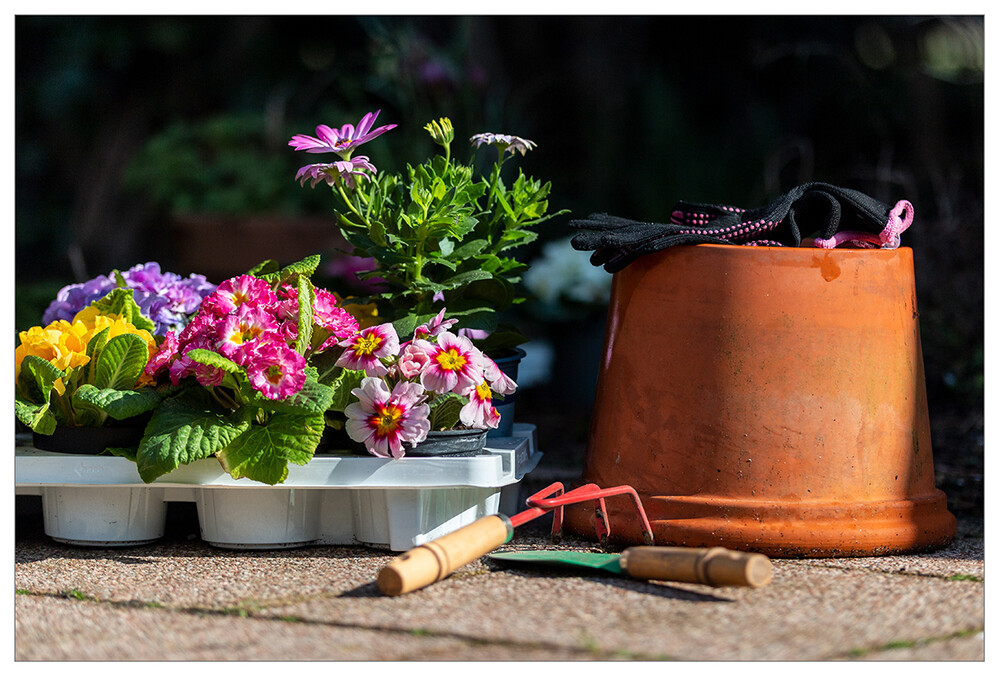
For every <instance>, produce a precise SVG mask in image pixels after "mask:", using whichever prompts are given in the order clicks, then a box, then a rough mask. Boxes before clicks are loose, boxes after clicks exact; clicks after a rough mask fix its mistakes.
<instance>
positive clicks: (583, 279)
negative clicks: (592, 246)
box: [523, 237, 612, 311]
mask: <svg viewBox="0 0 999 676" xmlns="http://www.w3.org/2000/svg"><path fill="white" fill-rule="evenodd" d="M570 239H571V238H569V237H567V238H565V239H560V240H556V241H554V242H549V243H548V244H546V245H545V246H544V247H543V248H542V252H541V256H540V257H539V258H537V259H535V260H534V261H532V262H531V267H530V268H529V269H528V270H527V271H526V272H525V273H524V276H523V280H524V286H525V287H527V289H528V290H529V291H530V292H531V293H533V294H534V295H535V296H537V297H538V299H539V300H540V301H541V303H542V304H544V305H547V306H554V307H559V308H560V309H562V310H565V311H569V310H570V309H571V307H572V306H580V305H582V306H602V305H606V304H607V303H608V302H609V301H610V287H611V280H612V276H611V275H609V274H607V272H606V271H604V270H603V269H602V268H599V267H596V266H594V265H591V264H590V259H589V256H588V255H587V254H586V253H585V252H581V251H576V250H575V249H573V248H572V245H571V244H570V243H569V240H570Z"/></svg>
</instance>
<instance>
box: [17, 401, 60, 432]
mask: <svg viewBox="0 0 999 676" xmlns="http://www.w3.org/2000/svg"><path fill="white" fill-rule="evenodd" d="M14 414H15V415H16V416H17V419H18V420H20V421H21V422H22V423H24V424H25V425H27V426H28V427H30V428H31V430H32V431H33V432H38V433H39V434H52V433H53V432H55V429H56V424H57V423H58V421H57V420H56V417H55V415H54V414H53V413H52V411H51V410H50V409H49V405H48V403H45V404H41V405H38V404H32V403H31V402H28V401H25V400H24V399H21V398H20V397H17V396H15V397H14Z"/></svg>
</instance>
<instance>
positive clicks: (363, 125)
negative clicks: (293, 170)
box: [288, 110, 396, 160]
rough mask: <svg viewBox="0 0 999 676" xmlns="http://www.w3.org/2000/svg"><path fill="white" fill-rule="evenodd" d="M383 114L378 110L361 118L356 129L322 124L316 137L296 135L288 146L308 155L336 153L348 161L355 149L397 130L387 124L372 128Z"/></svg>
mask: <svg viewBox="0 0 999 676" xmlns="http://www.w3.org/2000/svg"><path fill="white" fill-rule="evenodd" d="M381 112H382V111H381V110H376V111H375V112H373V113H368V114H367V115H365V116H364V117H362V118H361V121H360V122H358V123H357V127H356V128H355V127H354V125H352V124H345V125H343V126H342V127H340V128H339V129H334V128H332V127H328V126H326V125H325V124H321V125H319V126H318V127H316V135H315V136H308V135H307V134H295V135H294V136H292V137H291V141H289V142H288V145H290V146H291V147H292V148H294V149H295V150H304V151H305V152H307V153H336V154H337V155H339V156H340V157H342V158H343V159H345V160H348V159H350V154H351V153H352V152H353V151H354V148H356V147H358V146H359V145H361V144H363V143H367V142H368V141H370V140H371V139H373V138H375V137H377V136H381V135H382V134H384V133H385V132H387V131H388V130H390V129H395V127H396V125H394V124H386V125H384V126H381V127H378V128H377V129H372V128H371V127H372V126H374V124H375V120H376V119H377V118H378V114H379V113H381Z"/></svg>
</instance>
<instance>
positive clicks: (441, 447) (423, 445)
mask: <svg viewBox="0 0 999 676" xmlns="http://www.w3.org/2000/svg"><path fill="white" fill-rule="evenodd" d="M485 446H486V430H477V429H472V430H438V431H432V432H429V433H428V434H427V438H426V439H425V440H424V441H421V442H420V443H418V444H417V445H416V448H408V447H407V448H406V457H415V458H428V457H452V458H464V457H470V456H475V455H481V454H482V453H484V452H485V451H484V450H483V449H484V448H485Z"/></svg>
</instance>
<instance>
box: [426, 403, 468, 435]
mask: <svg viewBox="0 0 999 676" xmlns="http://www.w3.org/2000/svg"><path fill="white" fill-rule="evenodd" d="M464 405H465V402H464V401H463V400H462V398H461V397H459V396H458V395H457V394H445V395H443V396H440V397H437V398H436V399H434V400H433V401H432V402H430V429H432V430H448V429H451V428H452V427H456V426H457V425H458V423H460V422H461V419H460V416H461V407H462V406H464Z"/></svg>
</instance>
